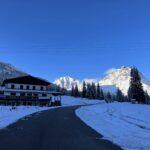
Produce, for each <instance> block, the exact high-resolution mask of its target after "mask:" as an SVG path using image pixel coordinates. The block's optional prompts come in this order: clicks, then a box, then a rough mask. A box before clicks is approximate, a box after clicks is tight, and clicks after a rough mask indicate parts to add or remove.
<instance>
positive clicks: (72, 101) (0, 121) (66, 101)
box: [0, 96, 100, 128]
mask: <svg viewBox="0 0 150 150" xmlns="http://www.w3.org/2000/svg"><path fill="white" fill-rule="evenodd" d="M99 102H100V101H98V100H86V99H81V98H73V97H70V96H62V107H66V106H74V105H86V104H96V103H99ZM54 108H58V107H39V106H17V107H16V109H12V107H11V106H0V128H4V127H7V126H8V125H10V124H12V123H14V122H16V121H17V120H18V119H21V118H23V117H25V116H28V115H31V114H33V113H35V112H39V111H43V110H48V109H54Z"/></svg>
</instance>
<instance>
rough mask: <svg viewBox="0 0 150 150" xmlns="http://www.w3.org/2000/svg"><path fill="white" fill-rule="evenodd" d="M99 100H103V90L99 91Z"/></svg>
mask: <svg viewBox="0 0 150 150" xmlns="http://www.w3.org/2000/svg"><path fill="white" fill-rule="evenodd" d="M100 99H101V100H104V92H103V89H101V90H100Z"/></svg>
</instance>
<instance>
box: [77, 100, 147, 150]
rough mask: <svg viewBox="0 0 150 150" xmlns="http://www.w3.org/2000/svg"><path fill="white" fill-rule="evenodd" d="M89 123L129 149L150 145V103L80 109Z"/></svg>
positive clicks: (109, 138)
mask: <svg viewBox="0 0 150 150" xmlns="http://www.w3.org/2000/svg"><path fill="white" fill-rule="evenodd" d="M76 114H77V116H79V117H80V118H81V119H82V120H83V121H84V122H85V123H86V124H88V125H89V126H91V127H92V128H93V129H95V130H96V131H97V132H99V133H100V134H102V135H103V136H104V138H105V139H108V140H110V141H112V142H114V143H116V144H118V145H120V146H121V147H122V148H123V149H126V150H133V149H134V150H139V149H142V150H149V149H150V106H149V105H138V104H130V103H110V104H98V105H93V106H84V107H81V108H79V109H77V110H76Z"/></svg>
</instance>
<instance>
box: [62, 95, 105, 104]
mask: <svg viewBox="0 0 150 150" xmlns="http://www.w3.org/2000/svg"><path fill="white" fill-rule="evenodd" d="M98 103H104V101H100V100H95V99H90V100H88V99H84V98H75V97H71V96H63V97H62V105H63V106H75V105H89V104H98Z"/></svg>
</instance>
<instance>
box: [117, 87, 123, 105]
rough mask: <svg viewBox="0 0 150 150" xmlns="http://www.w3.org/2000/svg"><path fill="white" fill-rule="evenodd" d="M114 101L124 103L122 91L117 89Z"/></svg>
mask: <svg viewBox="0 0 150 150" xmlns="http://www.w3.org/2000/svg"><path fill="white" fill-rule="evenodd" d="M116 100H117V101H118V102H123V101H124V95H123V93H122V91H121V90H120V89H119V88H118V89H117V95H116Z"/></svg>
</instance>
